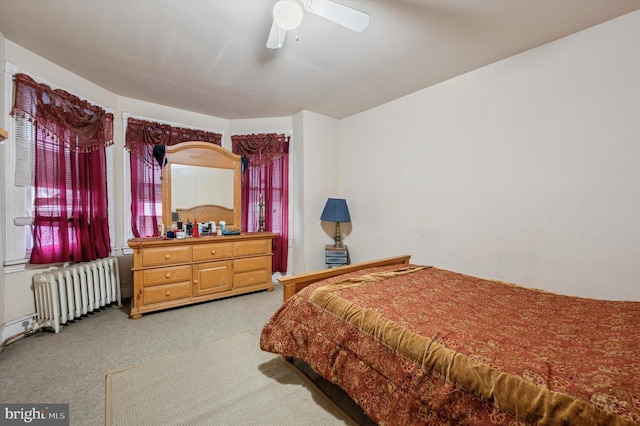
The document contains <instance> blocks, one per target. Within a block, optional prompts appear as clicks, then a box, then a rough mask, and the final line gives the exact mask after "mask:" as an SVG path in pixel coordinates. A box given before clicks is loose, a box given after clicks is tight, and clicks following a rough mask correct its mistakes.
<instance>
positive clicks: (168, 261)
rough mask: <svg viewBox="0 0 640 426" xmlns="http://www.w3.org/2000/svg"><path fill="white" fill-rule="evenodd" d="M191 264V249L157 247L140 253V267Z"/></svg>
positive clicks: (183, 247)
mask: <svg viewBox="0 0 640 426" xmlns="http://www.w3.org/2000/svg"><path fill="white" fill-rule="evenodd" d="M190 262H191V247H188V246H186V247H185V246H181V247H158V248H149V249H146V250H143V251H142V266H144V267H147V266H162V265H175V264H177V263H190Z"/></svg>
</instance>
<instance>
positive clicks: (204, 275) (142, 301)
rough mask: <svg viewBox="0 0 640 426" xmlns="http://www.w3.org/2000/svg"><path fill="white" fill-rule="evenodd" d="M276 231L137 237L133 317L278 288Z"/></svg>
mask: <svg viewBox="0 0 640 426" xmlns="http://www.w3.org/2000/svg"><path fill="white" fill-rule="evenodd" d="M273 237H274V235H273V234H272V233H270V232H251V233H242V234H240V235H223V236H208V237H200V238H186V239H165V238H134V239H131V240H129V246H130V247H131V248H132V249H133V298H132V299H131V318H133V319H138V318H140V317H141V316H142V314H144V313H146V312H153V311H158V310H161V309H167V308H172V307H175V306H182V305H188V304H192V303H198V302H204V301H207V300H213V299H219V298H222V297H228V296H235V295H238V294H243V293H250V292H254V291H258V290H270V291H271V290H273V282H272V281H271V274H272V272H271V257H272V251H271V242H272V240H273Z"/></svg>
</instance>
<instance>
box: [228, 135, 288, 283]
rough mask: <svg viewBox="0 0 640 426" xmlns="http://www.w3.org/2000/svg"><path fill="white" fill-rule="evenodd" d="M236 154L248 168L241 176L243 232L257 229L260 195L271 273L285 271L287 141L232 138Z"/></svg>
mask: <svg viewBox="0 0 640 426" xmlns="http://www.w3.org/2000/svg"><path fill="white" fill-rule="evenodd" d="M231 142H232V149H233V152H234V153H235V154H239V155H243V156H245V157H246V159H247V160H248V163H249V167H248V168H247V169H246V170H245V171H244V172H243V175H242V229H245V230H247V231H249V232H253V231H257V230H258V225H259V223H258V221H259V213H260V211H259V208H258V203H259V200H260V194H262V195H263V202H264V205H265V208H264V221H265V229H266V230H267V231H270V232H273V233H274V234H275V235H276V236H275V238H274V240H273V271H274V272H282V273H285V272H286V271H287V257H288V252H289V179H288V177H289V138H288V137H285V135H278V134H257V135H235V136H231Z"/></svg>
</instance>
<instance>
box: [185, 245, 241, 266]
mask: <svg viewBox="0 0 640 426" xmlns="http://www.w3.org/2000/svg"><path fill="white" fill-rule="evenodd" d="M232 256H233V243H221V244H198V245H194V246H193V261H194V262H201V261H206V260H216V259H228V258H230V257H232Z"/></svg>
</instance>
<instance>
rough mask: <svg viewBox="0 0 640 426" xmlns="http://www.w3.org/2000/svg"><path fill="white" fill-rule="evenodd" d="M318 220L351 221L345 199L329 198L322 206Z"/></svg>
mask: <svg viewBox="0 0 640 426" xmlns="http://www.w3.org/2000/svg"><path fill="white" fill-rule="evenodd" d="M320 220H326V221H327V222H351V216H349V208H348V207H347V200H345V199H344V198H329V199H328V200H327V204H325V206H324V210H323V211H322V216H320Z"/></svg>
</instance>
